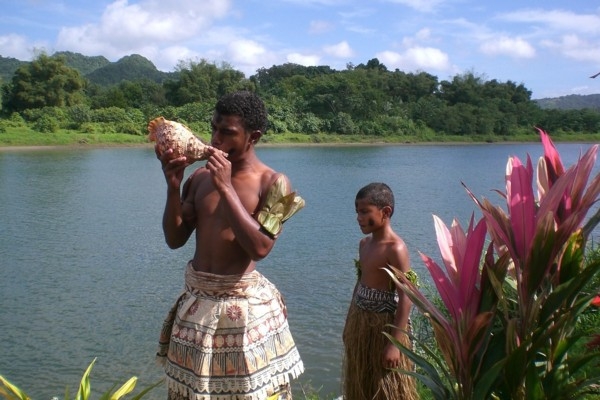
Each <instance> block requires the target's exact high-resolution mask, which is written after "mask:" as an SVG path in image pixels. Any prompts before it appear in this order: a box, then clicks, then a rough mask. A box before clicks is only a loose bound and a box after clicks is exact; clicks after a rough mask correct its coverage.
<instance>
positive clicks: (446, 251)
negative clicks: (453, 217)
mask: <svg viewBox="0 0 600 400" xmlns="http://www.w3.org/2000/svg"><path fill="white" fill-rule="evenodd" d="M433 223H434V227H435V234H436V237H437V242H438V247H439V249H440V253H441V255H442V261H444V265H445V266H446V271H447V272H448V276H449V277H450V280H451V281H452V282H453V283H454V284H455V285H457V283H458V279H459V273H458V267H457V266H456V263H455V257H454V252H453V242H454V240H453V235H452V234H451V233H450V231H449V230H448V228H447V227H446V225H445V224H444V223H443V222H442V220H441V219H439V218H437V217H436V216H435V215H434V216H433Z"/></svg>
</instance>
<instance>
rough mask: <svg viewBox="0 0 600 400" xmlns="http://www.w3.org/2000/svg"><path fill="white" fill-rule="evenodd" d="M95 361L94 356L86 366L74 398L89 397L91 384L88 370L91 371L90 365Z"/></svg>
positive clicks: (80, 399)
mask: <svg viewBox="0 0 600 400" xmlns="http://www.w3.org/2000/svg"><path fill="white" fill-rule="evenodd" d="M94 363H96V358H94V360H93V361H92V363H91V364H90V365H89V367H87V369H86V370H85V373H84V374H83V376H82V377H81V383H80V384H79V390H78V391H77V395H76V396H75V400H88V399H89V397H90V392H91V386H90V372H91V371H92V367H93V366H94Z"/></svg>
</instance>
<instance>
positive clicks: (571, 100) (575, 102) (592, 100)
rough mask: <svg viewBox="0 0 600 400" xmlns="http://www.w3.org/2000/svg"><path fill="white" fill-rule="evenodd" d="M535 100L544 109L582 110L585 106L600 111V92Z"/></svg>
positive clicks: (599, 88)
mask: <svg viewBox="0 0 600 400" xmlns="http://www.w3.org/2000/svg"><path fill="white" fill-rule="evenodd" d="M598 90H599V91H600V86H598ZM535 102H536V103H537V104H538V106H540V108H543V109H558V110H581V109H583V108H590V109H592V110H599V111H600V94H588V95H579V94H571V95H568V96H561V97H554V98H545V99H538V100H535Z"/></svg>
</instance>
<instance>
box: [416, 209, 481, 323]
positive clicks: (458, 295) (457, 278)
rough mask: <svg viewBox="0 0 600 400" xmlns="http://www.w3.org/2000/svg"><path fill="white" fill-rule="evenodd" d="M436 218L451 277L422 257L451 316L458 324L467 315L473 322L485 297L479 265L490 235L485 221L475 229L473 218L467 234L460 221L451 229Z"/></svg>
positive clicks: (438, 238) (437, 230)
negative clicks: (487, 235)
mask: <svg viewBox="0 0 600 400" xmlns="http://www.w3.org/2000/svg"><path fill="white" fill-rule="evenodd" d="M433 218H434V222H435V227H436V233H437V240H438V246H439V248H440V252H441V253H442V257H443V259H444V263H445V265H446V269H447V275H446V274H444V272H443V270H442V269H441V268H440V266H439V265H438V264H437V263H436V262H435V261H433V260H432V259H431V258H430V257H428V256H426V255H424V254H421V258H422V259H423V262H424V263H425V266H426V267H427V269H428V270H429V273H430V274H431V277H432V278H433V281H434V283H435V285H436V288H437V290H438V292H439V293H440V297H441V298H442V301H443V302H444V304H445V305H446V307H447V308H448V311H449V312H450V315H452V317H453V318H454V320H456V321H458V320H460V319H461V318H465V316H464V313H467V315H466V318H467V319H469V318H471V317H472V316H474V315H475V314H476V313H477V308H478V307H479V301H480V298H481V293H480V290H479V285H480V281H481V273H480V270H479V266H480V262H481V254H482V253H481V252H482V250H483V245H484V243H485V237H486V233H487V228H486V225H485V221H484V220H483V219H481V220H480V221H479V222H478V224H477V226H476V227H475V228H473V217H471V221H470V223H469V228H468V230H467V233H466V234H465V232H463V230H462V227H461V225H460V223H459V222H458V221H457V220H453V222H452V226H451V228H450V229H448V228H447V227H446V225H445V224H444V223H443V222H442V220H441V219H440V218H439V217H437V216H435V215H434V216H433Z"/></svg>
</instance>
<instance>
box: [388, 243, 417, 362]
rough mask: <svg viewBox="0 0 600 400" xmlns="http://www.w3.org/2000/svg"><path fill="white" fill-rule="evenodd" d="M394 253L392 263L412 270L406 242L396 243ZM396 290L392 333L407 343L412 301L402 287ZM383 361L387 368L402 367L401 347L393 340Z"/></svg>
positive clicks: (406, 269)
mask: <svg viewBox="0 0 600 400" xmlns="http://www.w3.org/2000/svg"><path fill="white" fill-rule="evenodd" d="M392 253H393V254H392V256H391V257H390V264H391V265H392V266H394V267H396V268H398V269H399V270H400V271H402V272H403V273H405V272H408V271H409V270H410V258H409V255H408V249H407V248H406V245H405V244H404V243H399V244H397V245H395V246H394V250H393V252H392ZM396 290H397V291H398V296H399V298H398V306H397V307H396V313H395V315H394V323H393V325H394V328H392V330H391V332H390V333H391V335H392V336H393V337H394V338H395V339H396V340H398V341H399V342H401V343H406V340H405V339H404V337H405V335H406V333H405V332H406V331H407V330H408V320H409V317H410V309H411V306H412V303H411V301H410V300H409V298H408V296H406V295H405V294H404V292H403V291H402V290H401V289H398V288H396ZM382 362H383V366H384V367H385V368H398V367H400V365H401V364H400V349H398V348H397V347H396V345H395V344H393V343H392V342H389V343H388V344H387V345H386V346H385V348H384V350H383V359H382Z"/></svg>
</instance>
